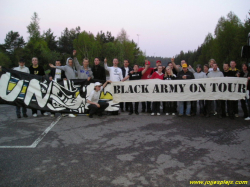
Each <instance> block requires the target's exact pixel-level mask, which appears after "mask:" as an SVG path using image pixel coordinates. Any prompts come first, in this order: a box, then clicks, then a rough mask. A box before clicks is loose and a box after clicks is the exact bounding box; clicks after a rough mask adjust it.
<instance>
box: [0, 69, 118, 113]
mask: <svg viewBox="0 0 250 187" xmlns="http://www.w3.org/2000/svg"><path fill="white" fill-rule="evenodd" d="M95 82H102V81H100V80H90V81H87V80H85V79H71V80H67V81H63V80H61V81H58V82H55V81H49V79H47V78H45V77H42V76H37V75H30V74H27V73H23V72H18V71H15V70H10V69H5V68H2V72H0V103H1V104H12V105H16V106H20V107H26V108H31V109H37V110H44V111H49V112H60V113H80V114H84V113H87V112H88V107H87V106H86V102H87V101H86V98H87V96H88V95H89V94H90V92H91V91H92V90H93V89H94V83H95ZM102 83H103V82H102ZM111 89H112V88H111V84H108V85H107V86H106V87H105V89H104V90H103V92H102V93H101V95H100V102H107V103H109V106H108V108H106V111H112V112H113V111H116V112H117V111H119V104H118V103H113V96H112V94H111V91H110V90H111Z"/></svg>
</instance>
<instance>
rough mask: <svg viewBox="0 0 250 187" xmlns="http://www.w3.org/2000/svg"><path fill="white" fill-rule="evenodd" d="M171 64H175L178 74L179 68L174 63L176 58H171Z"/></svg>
mask: <svg viewBox="0 0 250 187" xmlns="http://www.w3.org/2000/svg"><path fill="white" fill-rule="evenodd" d="M171 62H172V64H173V67H174V69H175V70H176V71H177V72H178V70H179V68H178V67H177V66H176V64H175V62H174V57H173V58H171Z"/></svg>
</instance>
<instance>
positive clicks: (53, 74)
mask: <svg viewBox="0 0 250 187" xmlns="http://www.w3.org/2000/svg"><path fill="white" fill-rule="evenodd" d="M55 65H56V66H61V62H60V60H57V61H56V63H55ZM63 79H66V76H65V72H64V71H63V70H60V69H56V68H51V69H50V73H49V80H50V81H52V80H55V81H57V80H63Z"/></svg>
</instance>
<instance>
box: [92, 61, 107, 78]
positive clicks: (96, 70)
mask: <svg viewBox="0 0 250 187" xmlns="http://www.w3.org/2000/svg"><path fill="white" fill-rule="evenodd" d="M91 70H92V72H93V76H94V79H98V80H103V81H105V82H106V73H105V69H104V67H102V66H100V65H97V66H96V65H94V66H93V67H92V68H91Z"/></svg>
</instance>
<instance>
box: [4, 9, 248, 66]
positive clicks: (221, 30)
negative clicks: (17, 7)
mask: <svg viewBox="0 0 250 187" xmlns="http://www.w3.org/2000/svg"><path fill="white" fill-rule="evenodd" d="M27 32H28V33H29V39H28V41H27V43H26V42H25V41H24V39H23V37H22V36H20V35H19V33H18V32H14V31H10V32H9V33H7V35H6V38H5V43H4V44H1V45H0V65H2V66H4V67H10V68H11V67H14V66H17V62H18V61H19V59H20V58H24V59H25V60H26V65H27V66H28V65H30V64H31V58H32V57H34V56H36V57H38V59H39V62H40V64H41V65H43V66H44V68H48V64H49V63H54V62H55V60H58V59H59V60H61V61H62V64H64V63H65V61H66V59H67V58H68V57H70V56H72V51H73V49H76V50H77V51H78V53H77V57H78V59H79V60H80V59H83V58H84V57H87V58H89V60H90V64H91V65H92V64H93V61H94V58H95V57H99V58H100V59H101V60H103V59H104V58H105V57H107V59H108V64H109V65H111V64H112V59H113V58H114V57H116V58H118V59H119V61H122V60H124V59H129V60H130V62H131V64H130V65H133V64H139V65H143V63H144V60H145V58H147V59H148V60H149V61H151V62H152V64H155V62H156V60H161V61H162V62H163V65H166V64H167V62H168V61H170V57H169V58H168V57H166V58H164V57H153V56H151V57H149V56H147V57H145V54H144V53H143V52H142V51H141V50H140V48H139V47H138V46H137V44H136V43H135V42H134V41H133V40H132V41H130V40H129V39H128V35H127V33H126V31H125V30H124V29H122V30H121V32H120V33H119V34H118V36H117V37H114V36H112V34H111V32H107V33H103V32H102V31H100V32H98V33H97V35H96V36H94V35H93V34H92V33H91V32H86V31H81V28H80V27H76V28H75V29H68V28H67V27H66V28H65V29H64V30H63V32H62V33H61V36H60V37H59V38H58V39H57V36H55V35H54V33H53V32H52V31H51V29H48V30H47V31H46V32H43V33H42V34H41V32H40V27H39V17H38V15H37V13H34V15H33V16H32V18H31V22H30V24H29V25H28V26H27ZM249 32H250V21H249V19H246V20H245V21H244V22H242V21H241V20H240V19H239V18H238V17H237V16H236V15H235V14H234V13H233V12H229V13H228V15H227V16H226V17H221V18H220V19H219V20H218V23H217V25H216V27H215V30H214V34H212V33H208V35H207V36H206V37H205V40H204V42H203V44H201V45H200V46H198V48H197V49H196V50H194V51H188V52H185V53H184V52H183V51H181V52H180V54H177V55H176V56H175V62H176V64H180V61H181V60H183V59H184V60H186V61H187V62H188V64H189V65H192V66H195V65H197V64H202V65H204V64H206V63H208V61H209V59H211V58H213V59H215V60H216V62H217V63H218V65H219V66H220V67H222V64H223V63H224V62H230V60H235V61H236V62H237V63H238V66H240V64H241V63H243V62H245V61H246V59H243V58H241V48H242V46H244V45H246V40H247V35H248V33H249ZM80 61H81V60H80ZM120 65H122V64H121V63H120Z"/></svg>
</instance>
